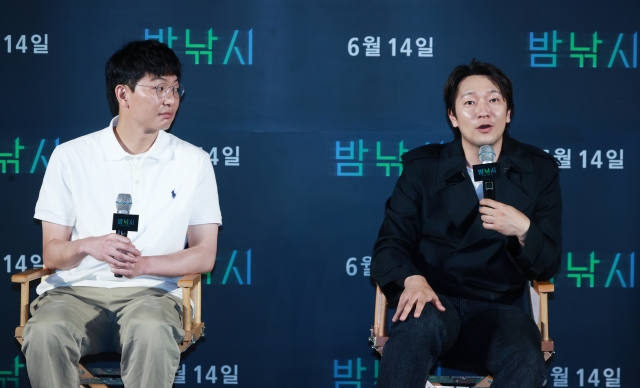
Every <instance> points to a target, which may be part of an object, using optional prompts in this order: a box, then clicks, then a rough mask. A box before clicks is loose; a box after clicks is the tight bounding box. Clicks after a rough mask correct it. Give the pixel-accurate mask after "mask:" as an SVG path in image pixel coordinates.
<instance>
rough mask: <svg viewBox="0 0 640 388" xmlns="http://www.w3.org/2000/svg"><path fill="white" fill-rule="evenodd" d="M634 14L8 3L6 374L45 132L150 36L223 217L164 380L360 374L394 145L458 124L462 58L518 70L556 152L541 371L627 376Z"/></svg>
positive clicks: (527, 131)
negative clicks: (558, 247) (451, 118)
mask: <svg viewBox="0 0 640 388" xmlns="http://www.w3.org/2000/svg"><path fill="white" fill-rule="evenodd" d="M639 12H640V5H638V4H636V3H629V2H626V1H620V0H616V1H609V2H607V4H606V5H605V3H603V2H597V1H587V2H585V1H580V2H578V1H566V2H556V1H536V2H529V3H523V2H513V1H505V0H498V1H492V2H471V1H467V0H449V1H439V2H436V1H383V0H373V1H368V2H362V1H353V0H342V1H331V0H307V1H284V0H280V1H275V0H273V1H250V0H233V1H232V0H216V1H194V0H185V1H182V2H169V1H165V0H162V1H157V2H154V3H153V4H150V3H149V4H143V3H141V2H131V1H111V2H103V3H96V2H81V1H67V2H45V1H20V2H5V4H3V5H2V13H0V37H2V38H3V39H4V41H0V70H1V73H2V74H3V77H2V80H3V81H2V85H3V88H2V90H3V93H0V107H2V108H3V111H4V114H3V117H2V121H1V122H0V182H2V183H1V189H0V196H1V197H2V203H4V204H5V210H4V219H5V221H4V222H2V223H0V234H1V235H2V236H4V237H3V239H2V243H1V244H0V247H1V249H0V257H2V258H3V259H4V261H2V262H0V274H3V275H0V280H1V281H0V290H2V293H3V295H5V297H4V301H3V302H2V304H3V307H4V308H5V309H4V310H5V311H6V312H5V317H6V318H5V319H4V320H2V322H1V323H0V330H1V332H2V333H4V334H3V339H2V342H1V343H2V344H3V346H1V347H0V386H4V385H3V384H6V386H7V387H13V386H20V387H28V386H29V383H28V379H27V376H26V370H25V368H24V358H23V357H22V355H21V352H20V349H19V346H18V345H17V343H16V342H15V341H14V340H13V339H12V338H11V336H12V332H13V328H14V327H15V326H16V325H17V324H18V298H19V292H18V288H17V287H16V286H13V285H11V283H10V281H9V279H10V276H11V274H13V273H16V272H18V271H20V270H22V269H26V268H32V267H33V266H34V265H37V264H38V263H40V264H41V261H40V255H41V251H42V248H41V232H40V226H39V225H38V224H37V223H35V222H34V221H33V219H32V216H33V209H34V205H35V202H36V199H37V196H38V191H39V187H40V184H41V181H42V176H43V173H44V171H45V168H46V162H47V161H48V158H49V156H50V154H51V152H52V150H53V148H54V147H55V145H56V142H58V143H61V142H65V141H68V140H70V139H72V138H75V137H77V136H80V135H83V134H86V133H88V132H91V131H95V130H98V129H101V128H103V127H105V126H106V125H107V124H108V122H109V120H110V118H111V117H110V114H109V110H108V106H107V102H106V97H105V87H104V75H103V66H104V63H105V61H106V59H107V58H108V57H109V55H110V54H111V53H113V52H114V51H115V50H116V49H117V48H119V47H120V46H121V45H122V44H123V43H125V42H127V41H129V40H132V39H144V38H145V37H146V38H152V39H160V40H162V41H164V42H165V43H170V44H171V45H172V47H173V49H174V50H175V51H176V52H177V53H178V55H179V57H180V58H181V60H182V62H183V64H184V72H183V73H184V77H183V83H184V84H185V85H186V89H187V93H186V95H185V97H184V100H183V103H182V104H181V109H180V113H179V115H178V117H177V120H176V122H175V124H174V126H173V128H172V130H171V132H172V133H173V134H175V135H177V136H179V137H181V138H183V139H185V140H187V141H189V142H191V143H193V144H195V145H198V146H201V147H202V148H203V149H205V150H206V151H210V152H211V155H212V159H213V161H212V163H214V164H215V166H214V169H215V171H216V176H217V180H218V186H219V191H220V204H221V207H222V212H223V217H224V226H223V229H222V232H221V234H220V242H219V256H218V262H217V265H216V268H215V270H214V272H213V273H212V274H207V275H206V276H205V278H204V279H205V286H204V297H205V301H206V302H205V306H204V309H205V310H204V319H205V322H206V324H207V337H206V338H205V339H204V340H203V341H202V342H201V343H199V344H198V345H197V346H196V347H195V348H194V349H193V350H191V351H190V352H189V353H188V354H187V355H186V356H185V357H184V359H183V364H184V369H183V371H184V375H183V376H181V377H180V379H179V380H178V381H177V384H176V386H189V387H191V386H193V387H195V386H199V385H200V384H204V385H207V384H212V383H215V384H218V385H219V384H221V385H225V383H232V382H234V379H233V378H232V377H231V376H232V375H234V374H235V375H236V376H237V385H238V386H243V387H300V386H305V387H371V386H373V384H374V381H375V376H376V374H377V361H376V360H377V359H376V357H375V356H374V355H373V354H372V352H371V351H370V349H369V348H368V344H367V340H366V337H367V336H368V327H369V326H370V325H371V321H372V317H373V296H374V288H373V286H372V284H371V281H370V279H369V277H368V273H367V268H368V260H369V256H370V254H371V247H372V244H373V241H374V239H375V237H376V234H377V229H378V227H379V225H380V223H381V221H382V210H383V204H384V201H385V200H386V198H387V197H388V196H389V195H390V193H391V190H392V188H393V185H394V183H395V181H396V179H397V177H398V174H399V165H398V158H399V155H400V154H401V153H402V152H404V151H403V150H406V149H411V148H414V147H416V146H419V145H421V144H424V143H427V142H441V141H448V140H450V139H451V138H452V135H451V132H450V130H449V127H448V125H447V122H446V116H445V112H444V103H443V102H442V87H443V85H444V81H445V79H446V77H447V75H448V74H449V72H450V71H451V69H452V68H453V67H454V66H455V65H458V64H461V63H466V62H469V61H470V60H471V58H478V59H481V60H484V61H488V62H492V63H495V64H497V65H498V66H500V67H502V68H503V69H504V70H505V71H506V72H507V73H508V74H509V75H510V76H511V78H512V80H513V82H514V85H515V106H516V107H515V112H514V115H513V121H512V126H511V129H510V132H511V134H512V136H513V137H515V138H517V139H519V140H521V141H525V142H529V143H532V144H534V145H537V146H539V147H541V148H543V149H546V150H549V152H550V153H552V154H554V155H556V156H557V157H558V158H559V159H561V160H562V161H563V162H565V164H564V165H563V170H562V174H561V179H562V190H563V199H564V205H565V206H564V220H563V232H564V257H563V260H564V263H563V269H562V272H561V274H560V275H559V276H558V277H557V278H556V295H555V296H554V298H553V300H552V301H551V305H550V309H551V335H552V337H553V338H554V339H555V340H556V351H557V354H556V355H555V356H554V357H553V358H552V361H551V363H550V368H549V373H550V376H549V386H557V387H561V386H570V387H581V386H584V387H590V386H593V387H603V386H606V387H634V386H636V385H637V382H636V381H635V380H636V378H635V377H634V376H633V373H635V367H634V365H636V366H637V363H638V355H637V348H638V347H639V346H640V336H639V335H638V330H637V329H636V328H635V326H636V325H637V322H638V312H637V306H638V304H639V302H640V301H639V300H638V299H639V294H638V291H637V290H636V287H635V273H636V270H635V250H636V249H637V248H638V240H637V236H638V234H639V232H640V228H639V227H638V224H637V219H638V216H639V215H640V214H639V212H640V206H639V205H638V201H637V200H636V197H637V193H638V189H639V185H638V180H637V177H638V173H639V172H638V167H639V163H638V158H637V154H636V153H635V152H637V151H636V150H635V148H636V146H637V144H639V140H640V139H639V137H640V136H639V134H638V108H637V106H638V103H639V102H640V97H639V95H638V84H639V82H638V81H640V73H639V71H640V70H639V69H638V64H637V51H638V42H637V40H638V39H637V38H638V36H637V31H638V30H639V29H640V22H639V20H638V17H637V15H638V13H639ZM354 38H355V39H354ZM378 42H379V47H377V46H378ZM370 43H371V44H370ZM365 44H366V45H365ZM420 49H422V50H420ZM394 50H395V55H393V54H394ZM376 54H377V56H376ZM226 156H228V157H229V159H225V157H226ZM234 157H238V159H236V160H234V159H233V158H234ZM216 159H217V160H216ZM234 164H236V165H234ZM87 200H89V199H87ZM354 270H355V273H354ZM212 367H215V369H212ZM236 367H237V368H236ZM364 368H366V369H364ZM224 372H228V373H227V374H226V375H225V374H223V373H224ZM565 374H566V377H564V376H562V375H565ZM214 376H215V378H216V379H217V380H215V381H214V380H213V377H214ZM225 376H227V377H226V378H225ZM182 379H184V380H182ZM616 379H617V380H616ZM563 380H564V381H566V383H563ZM182 381H183V382H184V383H185V384H184V385H181V384H178V382H182ZM229 385H230V384H229Z"/></svg>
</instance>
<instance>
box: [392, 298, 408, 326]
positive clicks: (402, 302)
mask: <svg viewBox="0 0 640 388" xmlns="http://www.w3.org/2000/svg"><path fill="white" fill-rule="evenodd" d="M406 303H407V301H406V299H403V298H402V295H400V301H398V307H397V308H396V313H395V314H393V318H391V321H392V322H396V321H397V320H398V318H399V317H400V314H402V310H403V309H404V305H405V304H406Z"/></svg>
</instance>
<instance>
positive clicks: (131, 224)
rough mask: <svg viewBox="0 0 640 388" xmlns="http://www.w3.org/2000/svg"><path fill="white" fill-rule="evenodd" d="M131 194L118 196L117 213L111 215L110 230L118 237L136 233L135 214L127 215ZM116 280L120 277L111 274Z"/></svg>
mask: <svg viewBox="0 0 640 388" xmlns="http://www.w3.org/2000/svg"><path fill="white" fill-rule="evenodd" d="M131 205H133V202H132V201H131V194H122V193H121V194H118V198H116V210H117V211H118V212H117V213H114V214H113V224H112V225H111V227H112V230H115V231H116V233H117V234H119V235H120V236H124V237H127V233H128V232H130V231H131V232H137V231H138V218H139V216H138V215H136V214H129V211H130V210H131ZM113 276H115V277H117V278H121V277H122V275H119V274H113Z"/></svg>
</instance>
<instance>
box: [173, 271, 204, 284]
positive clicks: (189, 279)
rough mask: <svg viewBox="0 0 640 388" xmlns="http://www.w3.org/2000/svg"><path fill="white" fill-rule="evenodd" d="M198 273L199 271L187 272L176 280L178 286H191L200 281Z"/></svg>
mask: <svg viewBox="0 0 640 388" xmlns="http://www.w3.org/2000/svg"><path fill="white" fill-rule="evenodd" d="M200 277H201V276H200V274H199V273H188V274H186V275H184V276H183V277H181V278H180V280H178V287H180V288H185V287H187V288H193V286H194V285H195V284H197V283H198V282H200Z"/></svg>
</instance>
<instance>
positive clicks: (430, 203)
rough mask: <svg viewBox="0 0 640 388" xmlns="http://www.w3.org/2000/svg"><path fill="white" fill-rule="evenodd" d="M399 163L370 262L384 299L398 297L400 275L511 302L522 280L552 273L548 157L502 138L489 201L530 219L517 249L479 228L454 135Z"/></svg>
mask: <svg viewBox="0 0 640 388" xmlns="http://www.w3.org/2000/svg"><path fill="white" fill-rule="evenodd" d="M402 160H403V162H404V169H403V172H402V174H401V176H400V178H399V179H398V182H397V184H396V187H395V189H394V191H393V194H392V196H391V198H389V200H388V201H387V203H386V205H385V217H384V221H383V223H382V227H381V228H380V233H379V234H378V239H377V240H376V243H375V246H374V252H373V260H372V266H371V275H372V277H373V279H374V280H375V282H376V283H377V284H379V285H380V287H381V288H382V290H383V292H384V293H385V295H386V296H387V298H388V299H390V300H395V299H398V298H399V296H400V294H401V293H402V290H403V284H404V279H405V278H407V277H408V276H411V275H422V276H424V277H425V278H426V279H427V282H428V283H429V285H430V286H431V287H432V288H433V289H434V291H436V292H438V293H443V294H445V295H451V296H460V297H465V298H469V299H475V300H486V301H499V302H504V303H511V302H513V301H514V300H516V299H518V298H519V297H520V296H522V292H523V288H524V286H525V284H526V280H527V279H538V280H547V279H550V278H551V277H553V276H554V275H555V274H556V273H557V271H558V270H559V268H560V260H561V254H562V245H561V234H562V227H561V213H562V199H561V196H560V182H559V176H558V165H557V163H556V161H555V159H554V158H553V157H552V156H550V155H549V154H547V153H545V152H544V151H542V150H540V149H538V148H536V147H533V146H530V145H527V144H523V143H520V142H518V141H516V140H514V139H511V138H509V137H508V136H506V135H505V137H504V138H503V145H502V151H501V153H500V159H499V161H498V162H499V163H500V169H501V175H500V177H498V178H497V179H496V180H495V188H496V189H495V190H496V200H497V201H499V202H502V203H505V204H507V205H511V206H513V207H515V208H516V209H518V210H520V211H521V212H522V213H524V214H525V215H526V216H527V217H529V219H530V220H531V226H530V227H529V231H528V233H527V237H526V241H525V246H524V247H523V248H521V246H520V244H519V243H518V240H517V238H516V237H506V236H503V235H501V234H500V233H498V232H495V231H491V230H487V229H485V228H483V227H482V220H481V219H480V213H479V212H478V209H479V204H478V197H477V195H476V192H475V190H474V187H473V183H472V181H471V179H470V178H469V176H468V174H467V169H466V162H465V157H464V152H463V149H462V143H461V141H460V139H456V140H454V141H452V142H451V143H447V144H430V145H426V146H422V147H419V148H416V149H414V150H411V151H409V152H407V153H406V154H404V155H403V156H402Z"/></svg>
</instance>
